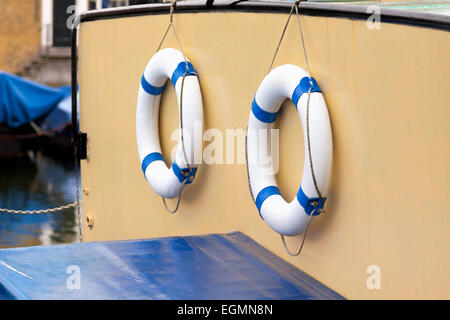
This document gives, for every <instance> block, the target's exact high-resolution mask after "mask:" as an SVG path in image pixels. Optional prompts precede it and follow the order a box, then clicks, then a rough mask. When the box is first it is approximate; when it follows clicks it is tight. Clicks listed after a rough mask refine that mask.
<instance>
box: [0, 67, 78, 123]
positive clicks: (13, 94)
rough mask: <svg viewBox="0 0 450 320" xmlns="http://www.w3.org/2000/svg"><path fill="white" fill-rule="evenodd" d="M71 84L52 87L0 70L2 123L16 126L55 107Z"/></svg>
mask: <svg viewBox="0 0 450 320" xmlns="http://www.w3.org/2000/svg"><path fill="white" fill-rule="evenodd" d="M67 96H70V86H65V87H60V88H51V87H47V86H44V85H42V84H39V83H35V82H32V81H29V80H26V79H23V78H21V77H18V76H16V75H13V74H9V73H6V72H3V71H0V123H1V124H6V125H7V126H8V127H12V128H16V127H19V126H21V125H24V124H27V123H29V122H31V121H33V120H35V119H37V118H39V117H41V116H43V115H45V114H47V113H48V112H50V111H51V110H52V109H54V108H55V107H56V106H57V105H58V103H59V102H60V101H61V100H63V99H64V98H66V97H67Z"/></svg>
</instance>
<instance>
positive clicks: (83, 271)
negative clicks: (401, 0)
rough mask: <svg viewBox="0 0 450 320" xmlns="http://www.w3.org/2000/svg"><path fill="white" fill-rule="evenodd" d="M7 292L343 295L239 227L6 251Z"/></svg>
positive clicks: (2, 289) (0, 265) (0, 294)
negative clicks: (201, 233) (229, 230)
mask: <svg viewBox="0 0 450 320" xmlns="http://www.w3.org/2000/svg"><path fill="white" fill-rule="evenodd" d="M75 270H77V271H75ZM74 276H76V277H77V280H75V281H78V282H76V283H78V284H79V289H77V288H78V287H77V286H76V285H73V284H74V283H75V282H72V281H73V278H71V277H74ZM68 282H69V285H68ZM0 298H3V299H183V300H184V299H186V300H191V299H210V300H214V299H343V297H342V296H340V295H339V294H337V293H335V292H334V291H332V290H330V289H328V288H327V287H325V286H324V285H323V284H321V283H320V282H318V281H317V280H314V279H313V278H311V277H310V276H308V275H306V274H305V273H304V272H302V271H301V270H299V269H297V268H295V267H294V266H292V265H290V264H288V263H287V262H285V261H283V260H282V259H280V258H279V257H277V256H275V255H274V254H272V253H270V252H269V251H268V250H266V249H264V248H263V247H261V246H260V245H258V244H257V243H256V242H254V241H253V240H251V239H250V238H248V237H247V236H245V235H244V234H242V233H239V232H235V233H231V234H223V235H217V234H213V235H205V236H187V237H171V238H162V239H148V240H129V241H113V242H92V243H82V244H68V245H55V246H39V247H28V248H14V249H2V250H0Z"/></svg>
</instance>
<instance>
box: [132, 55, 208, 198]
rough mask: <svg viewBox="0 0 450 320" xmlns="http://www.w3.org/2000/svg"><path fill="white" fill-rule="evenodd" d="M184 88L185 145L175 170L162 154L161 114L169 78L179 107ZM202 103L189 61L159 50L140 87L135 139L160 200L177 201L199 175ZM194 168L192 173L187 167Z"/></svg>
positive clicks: (143, 169) (178, 154)
mask: <svg viewBox="0 0 450 320" xmlns="http://www.w3.org/2000/svg"><path fill="white" fill-rule="evenodd" d="M185 72H187V73H186V77H185V80H184V87H183V109H182V115H181V117H182V120H183V136H184V151H185V152H186V158H187V161H186V159H185V156H184V151H183V145H182V143H183V142H182V141H181V134H180V139H179V141H178V149H177V152H176V156H175V160H174V162H173V163H172V167H171V168H170V169H169V168H168V167H167V166H166V164H165V162H164V159H163V156H162V154H161V146H160V142H159V132H158V114H159V104H160V98H161V93H162V92H163V90H164V86H165V83H166V80H167V79H171V81H172V83H173V86H174V87H175V92H176V95H177V98H178V106H179V107H180V94H181V83H182V78H183V75H184V73H185ZM202 124H203V103H202V95H201V91H200V85H199V82H198V78H197V74H196V73H195V70H194V67H193V66H192V64H191V63H190V62H188V64H186V62H185V60H184V56H183V54H182V53H181V52H180V51H178V50H175V49H172V48H166V49H163V50H160V51H158V52H157V53H156V54H155V55H154V56H153V57H152V58H151V59H150V61H149V62H148V64H147V66H146V67H145V71H144V74H143V76H142V78H141V85H140V87H139V94H138V102H137V110H136V136H137V143H138V150H139V159H140V163H141V168H142V171H143V172H144V175H145V178H146V179H147V182H148V183H149V184H150V186H151V187H152V188H153V190H154V191H155V192H156V193H158V194H159V195H160V196H161V197H164V198H168V199H172V198H175V197H176V196H177V195H178V194H179V192H180V188H181V187H182V185H183V184H190V183H191V182H192V181H193V179H194V177H195V174H196V172H197V165H196V164H194V159H195V157H194V154H195V149H196V148H198V146H200V148H201V145H202V131H200V132H195V134H194V128H195V127H196V128H197V129H196V130H197V131H198V128H199V127H200V128H201V130H203V126H202ZM187 163H189V167H190V168H191V170H190V171H189V169H188V165H187Z"/></svg>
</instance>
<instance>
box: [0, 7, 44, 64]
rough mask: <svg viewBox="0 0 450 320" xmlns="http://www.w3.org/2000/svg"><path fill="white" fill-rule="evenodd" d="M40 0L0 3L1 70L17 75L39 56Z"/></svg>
mask: <svg viewBox="0 0 450 320" xmlns="http://www.w3.org/2000/svg"><path fill="white" fill-rule="evenodd" d="M40 28H41V0H0V70H4V71H7V72H12V73H15V72H18V71H20V70H21V69H22V68H23V67H24V66H25V65H26V64H28V63H29V62H30V61H31V60H32V59H33V58H35V57H37V56H38V54H39V48H40V40H41V31H40Z"/></svg>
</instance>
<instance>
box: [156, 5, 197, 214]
mask: <svg viewBox="0 0 450 320" xmlns="http://www.w3.org/2000/svg"><path fill="white" fill-rule="evenodd" d="M176 2H177V0H172V3H171V5H170V17H169V25H168V26H167V29H166V31H165V32H164V35H163V37H162V39H161V42H160V43H159V46H158V48H157V49H156V52H158V51H159V49H161V46H162V45H163V42H164V40H165V39H166V37H167V34H168V33H169V30H170V29H172V31H173V34H174V35H175V39H176V41H177V45H178V48H179V49H180V51H181V53H182V54H183V59H184V62H185V63H186V71H185V72H184V74H183V78H182V79H181V92H180V138H181V148H182V150H183V155H184V160H185V162H186V166H187V168H188V171H189V173H190V172H191V167H190V165H189V163H188V160H187V156H186V149H185V147H184V133H183V131H184V130H183V91H184V80H185V79H186V75H187V73H188V71H189V70H188V60H187V58H186V55H185V54H184V51H183V47H182V46H181V42H180V39H179V38H178V34H177V32H176V30H175V26H174V25H173V13H174V10H175V6H176ZM189 178H190V175H188V177H187V178H186V180H184V181H183V183H182V184H181V187H180V191H179V192H178V199H177V204H176V206H175V209H173V210H172V209H169V207H168V206H167V203H166V198H164V197H161V198H162V201H163V204H164V207H165V208H166V210H167V211H168V212H169V213H175V212H177V211H178V208H179V207H180V202H181V193H182V192H183V189H184V187H185V185H186V182H187V179H189Z"/></svg>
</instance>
